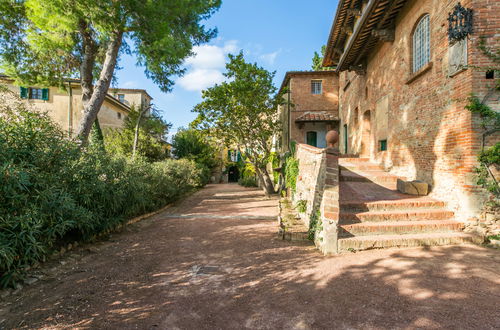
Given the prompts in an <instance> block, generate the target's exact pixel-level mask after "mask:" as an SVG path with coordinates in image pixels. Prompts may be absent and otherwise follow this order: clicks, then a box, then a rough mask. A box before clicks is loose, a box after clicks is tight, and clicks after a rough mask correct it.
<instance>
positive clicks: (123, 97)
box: [118, 94, 125, 103]
mask: <svg viewBox="0 0 500 330" xmlns="http://www.w3.org/2000/svg"><path fill="white" fill-rule="evenodd" d="M118 101H120V102H121V103H125V94H118Z"/></svg>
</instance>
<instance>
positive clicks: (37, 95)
mask: <svg viewBox="0 0 500 330" xmlns="http://www.w3.org/2000/svg"><path fill="white" fill-rule="evenodd" d="M29 98H30V99H32V100H43V89H41V88H30V89H29Z"/></svg>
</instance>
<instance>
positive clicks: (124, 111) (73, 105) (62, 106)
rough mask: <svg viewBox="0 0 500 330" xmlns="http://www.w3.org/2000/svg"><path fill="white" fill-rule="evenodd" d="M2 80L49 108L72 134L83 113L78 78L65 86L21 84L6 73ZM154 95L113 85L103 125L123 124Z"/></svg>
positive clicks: (104, 107)
mask: <svg viewBox="0 0 500 330" xmlns="http://www.w3.org/2000/svg"><path fill="white" fill-rule="evenodd" d="M0 84H2V85H5V86H6V87H7V88H9V89H10V90H12V91H13V92H14V93H17V94H18V95H19V96H20V97H21V98H23V99H25V100H26V101H27V102H29V103H31V104H33V105H34V106H35V107H36V108H38V109H40V110H42V111H45V112H47V113H48V114H49V116H50V117H51V118H52V119H53V120H54V121H55V122H56V123H57V124H58V125H59V126H61V128H62V129H64V130H66V131H68V132H70V133H71V134H72V133H73V132H74V131H75V129H76V128H77V127H78V123H79V121H80V119H81V116H82V109H83V103H82V89H81V87H80V83H79V81H78V80H75V79H67V80H66V82H65V86H64V89H62V88H59V87H41V86H26V87H19V86H17V85H15V84H14V81H13V80H12V79H10V78H9V77H7V76H5V75H0ZM151 100H152V97H151V96H150V95H149V94H148V93H147V92H146V91H145V90H143V89H120V88H110V89H109V92H108V94H107V95H106V98H105V100H104V103H103V105H102V107H101V110H100V111H99V114H98V119H99V123H100V125H101V127H102V128H103V129H104V128H120V127H122V126H123V123H124V120H125V118H126V117H127V116H128V114H129V112H130V109H131V107H132V106H137V107H142V106H147V105H149V104H150V103H151Z"/></svg>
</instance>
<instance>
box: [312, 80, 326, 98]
mask: <svg viewBox="0 0 500 330" xmlns="http://www.w3.org/2000/svg"><path fill="white" fill-rule="evenodd" d="M322 92H323V84H322V82H321V80H311V94H315V95H318V94H321V93H322Z"/></svg>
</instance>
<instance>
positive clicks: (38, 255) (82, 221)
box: [0, 92, 204, 286]
mask: <svg viewBox="0 0 500 330" xmlns="http://www.w3.org/2000/svg"><path fill="white" fill-rule="evenodd" d="M0 150H1V151H2V152H1V153H0V285H1V286H8V285H12V284H13V283H15V282H16V281H18V280H20V279H21V278H22V275H23V270H24V269H25V268H26V267H28V266H30V265H31V264H33V263H34V262H36V261H39V260H43V259H44V258H45V256H46V255H47V254H49V253H50V252H51V250H53V249H55V248H57V246H58V244H61V243H62V242H64V241H67V240H69V239H71V240H72V241H74V240H87V239H90V238H92V237H93V236H94V235H96V234H99V233H101V232H103V231H106V230H109V229H112V228H114V227H115V226H117V225H118V224H120V223H122V222H124V221H125V220H126V219H127V218H130V217H132V216H135V215H139V214H143V213H145V212H149V211H152V210H155V209H158V208H159V207H162V206H164V205H165V204H167V203H169V202H171V201H173V200H175V199H177V198H179V197H180V196H182V195H183V194H185V193H186V192H188V191H190V190H191V189H193V188H195V187H198V186H200V185H202V184H203V182H204V181H203V179H202V169H200V168H199V167H198V166H197V165H196V164H195V163H194V162H193V161H189V160H172V159H168V160H165V161H161V162H156V163H150V162H148V161H146V160H145V159H144V158H140V157H139V158H137V159H135V160H133V161H132V160H130V159H129V158H126V157H125V156H110V155H109V154H106V153H105V152H104V150H103V149H102V148H99V147H93V146H92V145H90V146H89V147H88V148H85V149H80V147H79V146H78V145H77V144H76V143H75V142H73V141H71V140H70V139H68V138H67V137H66V134H65V133H64V132H63V131H62V130H61V129H59V128H58V127H57V126H56V125H55V124H54V123H53V122H52V121H51V120H50V118H49V117H48V116H47V115H46V114H43V113H38V112H36V111H33V110H31V109H29V108H28V107H27V106H26V105H24V104H23V103H22V102H20V101H19V100H16V99H13V98H12V97H7V94H6V93H5V92H4V93H0Z"/></svg>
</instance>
